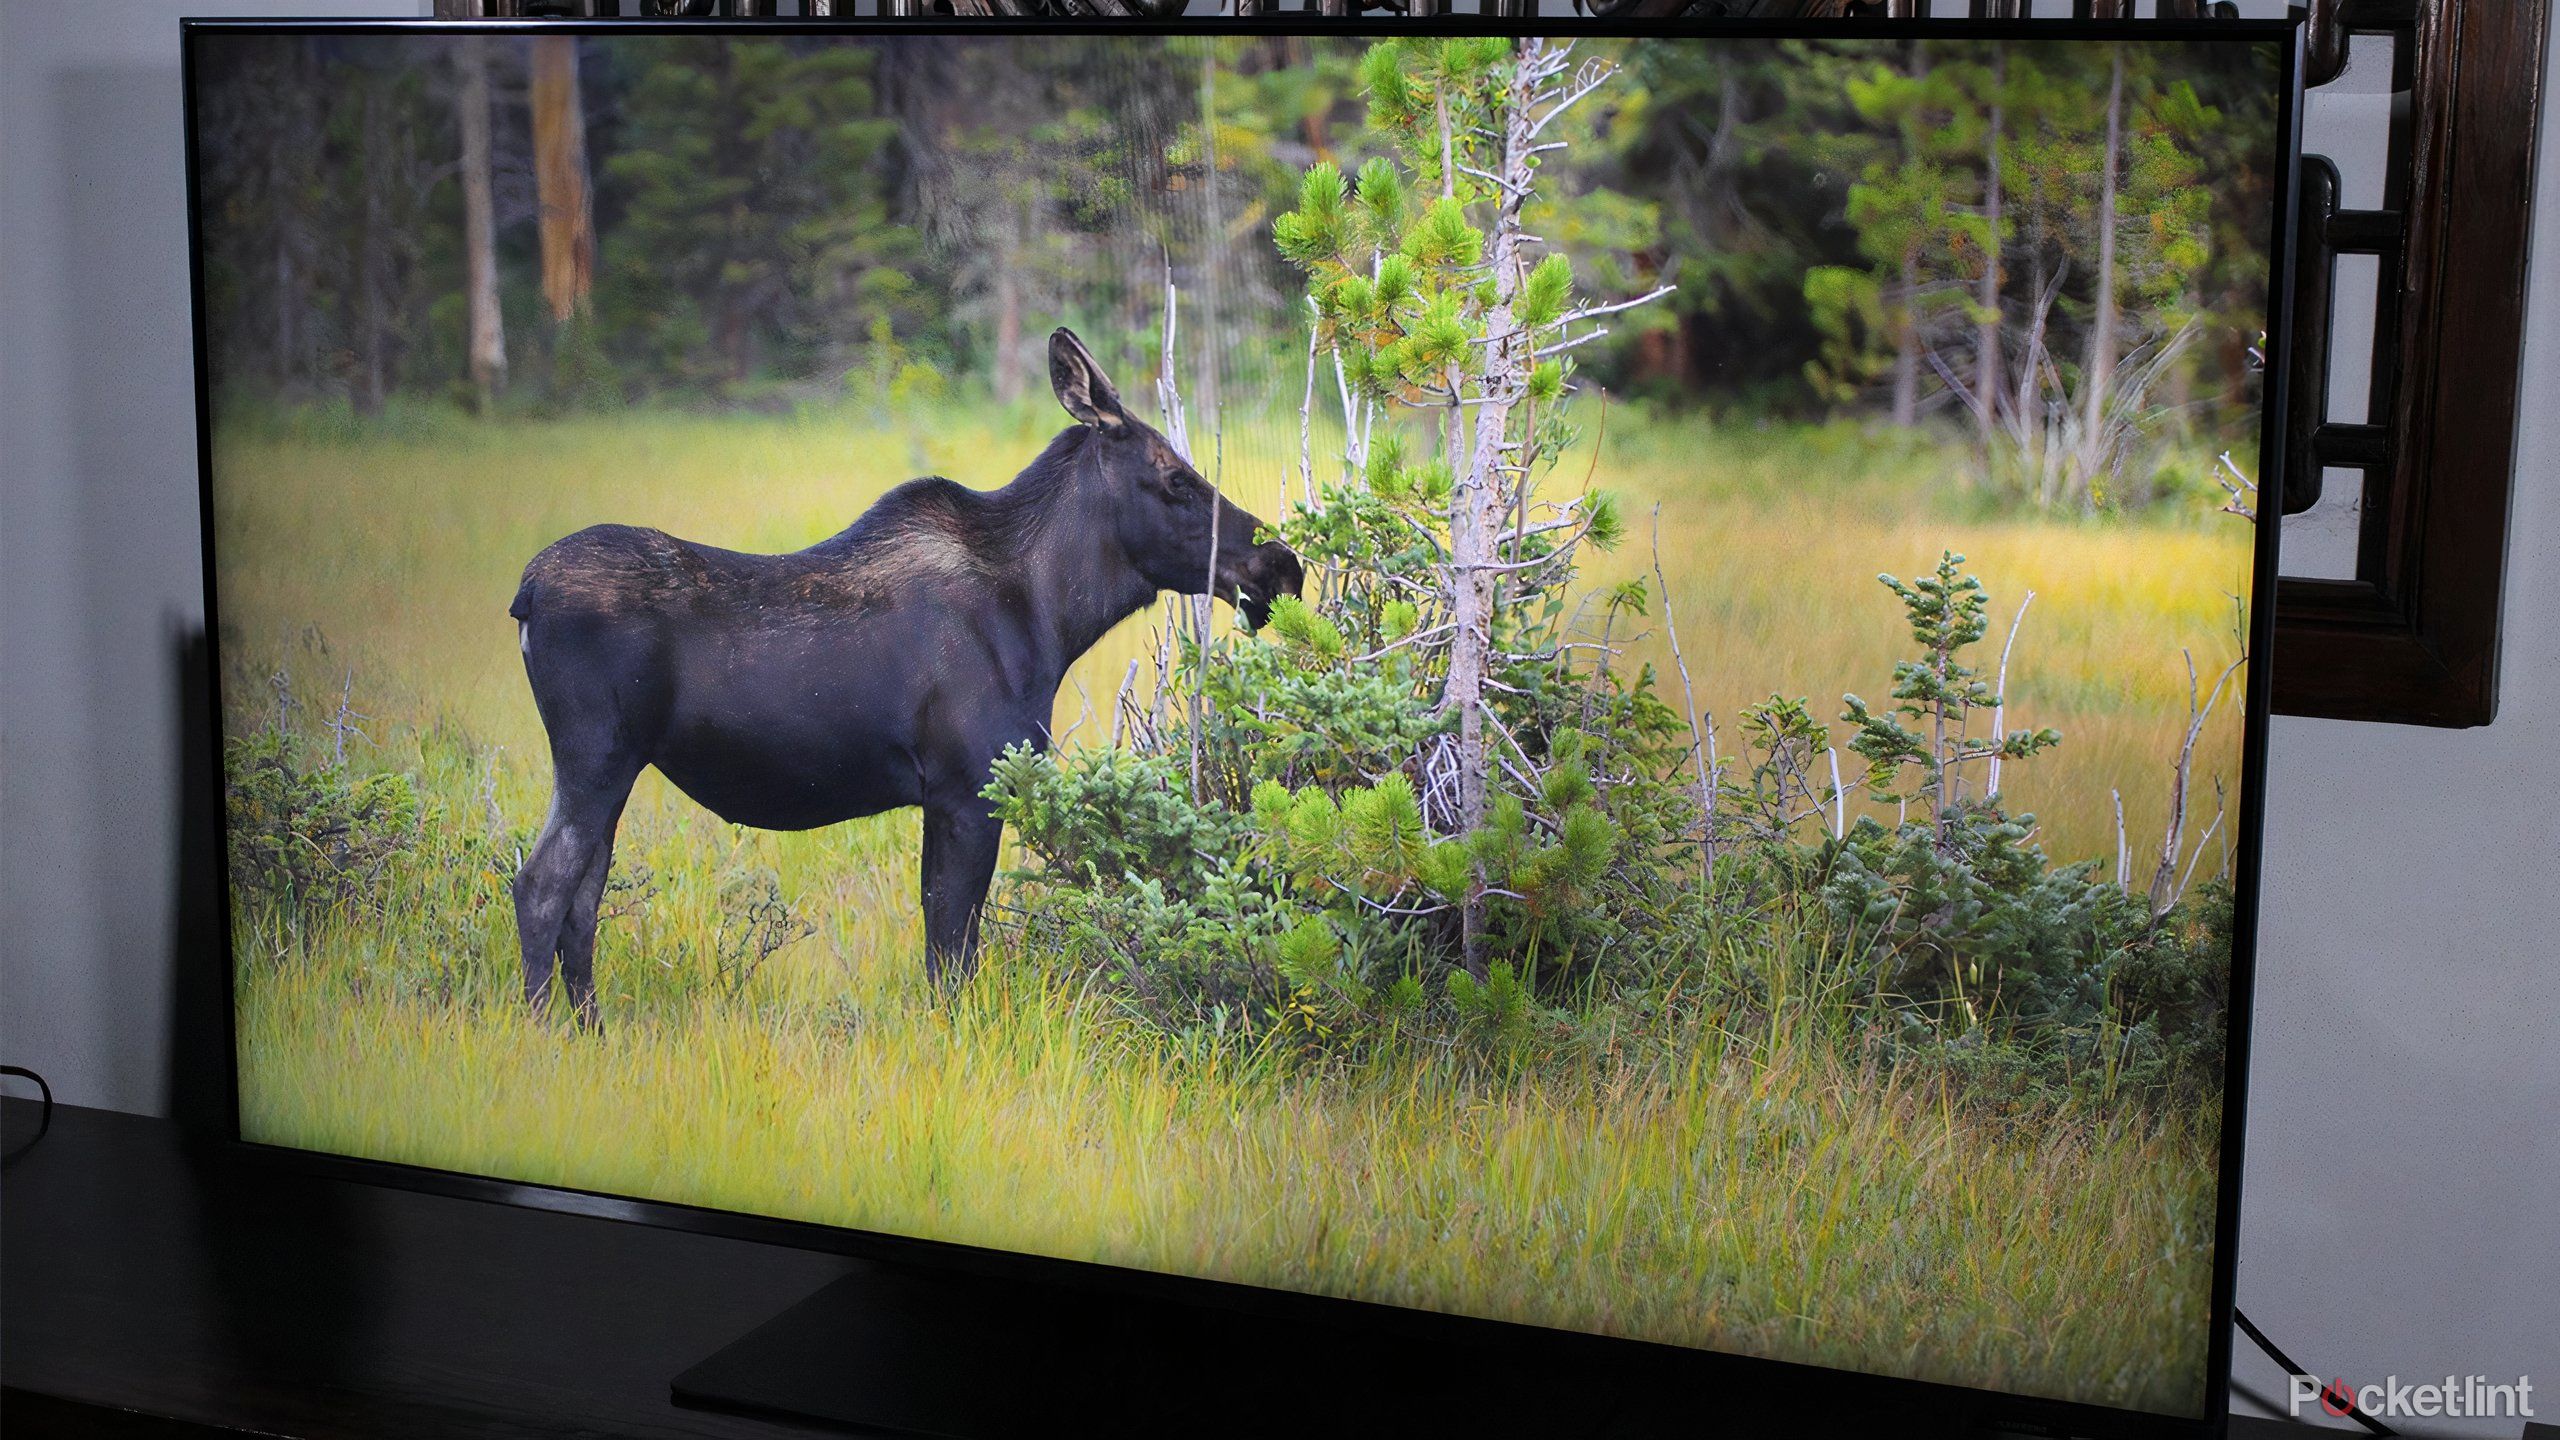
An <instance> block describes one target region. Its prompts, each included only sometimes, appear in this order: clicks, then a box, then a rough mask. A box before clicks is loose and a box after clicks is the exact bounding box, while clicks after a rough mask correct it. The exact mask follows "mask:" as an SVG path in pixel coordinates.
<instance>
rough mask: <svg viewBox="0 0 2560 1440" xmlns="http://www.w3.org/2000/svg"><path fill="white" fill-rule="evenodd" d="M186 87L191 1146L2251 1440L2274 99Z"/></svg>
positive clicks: (858, 60) (1964, 38) (1446, 66)
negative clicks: (197, 850) (196, 821)
mask: <svg viewBox="0 0 2560 1440" xmlns="http://www.w3.org/2000/svg"><path fill="white" fill-rule="evenodd" d="M2093 36H2095V37H2096V38H2092V37H2093ZM190 47H191V48H190V60H189V64H190V75H191V81H192V91H191V95H192V102H191V109H190V124H191V126H192V143H193V147H194V149H193V154H194V168H193V185H194V200H195V223H196V239H197V245H198V260H199V271H200V288H199V306H200V315H199V323H200V327H201V328H200V339H201V355H202V357H203V371H202V386H203V393H204V398H205V411H204V414H205V422H204V423H205V437H206V456H207V468H206V475H205V487H206V490H205V495H206V509H205V523H206V526H207V528H208V532H209V539H208V545H209V551H208V553H209V556H210V562H211V563H210V567H209V569H210V578H209V586H210V595H209V597H208V602H209V605H210V607H211V610H212V614H213V617H214V625H215V642H216V643H215V646H214V650H215V656H216V663H217V665H218V668H219V676H218V684H219V694H220V706H219V710H220V716H219V721H220V726H221V745H222V758H223V769H222V773H223V785H224V797H223V798H224V807H223V815H224V823H225V834H226V841H227V843H226V846H225V860H226V870H227V887H228V895H229V912H228V914H229V931H230V935H229V945H230V953H231V963H232V973H233V983H234V987H235V988H234V995H235V1014H234V1029H235V1038H236V1055H237V1085H238V1122H239V1133H240V1135H241V1136H242V1138H243V1139H245V1140H247V1141H250V1142H255V1143H257V1144H259V1145H264V1146H271V1147H283V1148H287V1149H292V1150H297V1151H314V1152H324V1153H326V1154H329V1155H334V1156H340V1157H354V1158H358V1159H362V1160H366V1161H380V1162H393V1163H395V1164H397V1165H399V1166H405V1167H416V1168H415V1169H413V1170H407V1171H398V1172H394V1171H390V1170H385V1171H384V1172H383V1173H384V1174H385V1175H393V1174H402V1175H409V1176H413V1177H414V1176H416V1175H417V1174H418V1172H419V1171H428V1172H438V1173H449V1174H457V1175H466V1176H477V1177H491V1178H495V1179H500V1180H504V1181H509V1182H519V1183H522V1184H529V1185H534V1186H542V1187H555V1188H557V1189H558V1190H561V1191H564V1192H580V1193H587V1194H600V1195H607V1196H614V1197H625V1198H628V1199H632V1200H638V1201H646V1202H666V1203H668V1204H673V1205H683V1206H690V1207H703V1208H706V1209H709V1210H715V1211H722V1212H734V1213H736V1214H740V1215H746V1216H757V1217H772V1218H778V1219H784V1220H791V1221H801V1222H810V1223H812V1224H814V1225H817V1226H824V1227H831V1228H833V1229H835V1230H838V1231H842V1232H846V1233H847V1235H848V1237H849V1238H853V1239H859V1237H860V1236H864V1235H870V1236H895V1237H906V1238H908V1239H915V1240H924V1241H932V1242H941V1243H944V1244H947V1245H953V1246H965V1247H974V1248H975V1249H977V1250H980V1251H989V1252H1003V1253H1006V1254H1010V1255H1019V1256H1027V1257H1039V1258H1041V1259H1044V1260H1053V1261H1054V1260H1063V1261H1073V1262H1086V1263H1087V1264H1091V1265H1099V1266H1108V1267H1118V1268H1121V1269H1126V1270H1137V1271H1148V1272H1160V1273H1163V1274H1168V1275H1175V1276H1183V1277H1193V1278H1196V1279H1202V1280H1210V1281H1218V1282H1227V1283H1229V1284H1233V1285H1240V1286H1250V1287H1264V1288H1269V1289H1277V1290H1283V1291H1291V1292H1302V1293H1305V1294H1312V1295H1318V1296H1332V1297H1345V1298H1349V1299H1356V1300H1364V1301H1372V1302H1384V1303H1387V1304H1390V1305H1395V1306H1401V1307H1409V1308H1412V1309H1417V1310H1425V1311H1440V1312H1448V1313H1451V1314H1456V1315H1464V1316H1472V1317H1479V1318H1482V1319H1491V1320H1499V1321H1507V1322H1516V1323H1519V1324H1523V1325H1530V1326H1542V1327H1550V1328H1555V1329H1562V1330H1570V1331H1583V1332H1592V1333H1596V1334H1599V1335H1605V1336H1612V1337H1621V1338H1625V1339H1632V1340H1641V1341H1649V1342H1656V1343H1659V1344H1664V1345H1671V1346H1679V1347H1689V1348H1692V1349H1698V1350H1707V1351H1714V1352H1720V1353H1724V1354H1728V1355H1740V1356H1752V1357H1762V1358H1766V1359H1774V1360H1782V1361H1789V1362H1798V1363H1801V1364H1805V1365H1811V1366H1819V1367H1828V1368H1831V1369H1835V1370H1840V1371H1851V1372H1860V1373H1862V1374H1866V1375H1878V1376H1886V1377H1894V1378H1898V1379H1908V1380H1918V1381H1928V1382H1936V1383H1939V1384H1944V1385H1951V1386H1959V1387H1966V1388H1968V1389H1972V1390H1979V1391H1992V1392H2000V1393H2002V1394H2007V1395H2016V1396H2027V1397H2039V1398H2043V1399H2048V1400H2055V1401H2064V1402H2074V1403H2077V1404H2082V1405H2086V1406H2092V1407H2106V1408H2108V1409H2111V1410H2115V1411H2121V1412H2139V1413H2142V1414H2148V1415H2154V1416H2163V1417H2189V1418H2191V1419H2193V1418H2201V1417H2208V1416H2211V1415H2213V1414H2216V1413H2218V1412H2219V1409H2220V1406H2221V1404H2222V1401H2221V1398H2220V1395H2219V1390H2220V1383H2221V1377H2220V1371H2221V1368H2222V1367H2223V1366H2224V1365H2225V1364H2226V1363H2227V1361H2226V1358H2225V1353H2224V1342H2223V1341H2222V1339H2221V1335H2220V1330H2219V1325H2220V1323H2221V1322H2222V1321H2223V1320H2224V1318H2225V1316H2224V1311H2225V1309H2226V1308H2227V1305H2228V1276H2229V1270H2230V1252H2229V1245H2230V1243H2231V1233H2232V1220H2233V1216H2234V1214H2235V1209H2234V1206H2235V1191H2234V1188H2233V1186H2234V1179H2233V1176H2232V1175H2231V1173H2230V1170H2229V1168H2228V1167H2229V1164H2230V1162H2231V1160H2232V1159H2233V1158H2234V1157H2235V1156H2236V1153H2237V1152H2236V1149H2235V1148H2234V1139H2233V1136H2234V1131H2233V1129H2232V1126H2233V1122H2234V1119H2235V1116H2234V1113H2233V1112H2234V1108H2235V1104H2234V1102H2235V1100H2236V1097H2235V1095H2234V1094H2233V1093H2232V1091H2231V1089H2230V1086H2231V1084H2232V1083H2233V1077H2234V1076H2235V1075H2236V1074H2237V1073H2238V1069H2237V1065H2236V1059H2235V1057H2236V1052H2237V1047H2238V1045H2239V1042H2240V1039H2241V1037H2242V1035H2243V1033H2244V1031H2243V1029H2242V1026H2243V1022H2244V1020H2245V1014H2244V1013H2243V1012H2244V1009H2245V997H2246V993H2247V992H2246V978H2247V955H2248V950H2249V944H2250V924H2251V916H2252V915H2253V913H2254V909H2253V900H2252V891H2251V887H2252V884H2253V868H2254V863H2255V856H2254V847H2255V842H2256V835H2257V815H2256V796H2257V774H2256V767H2257V744H2258V739H2257V734H2258V728H2259V726H2260V724H2261V716H2260V709H2261V706H2262V697H2263V695H2264V677H2265V666H2264V656H2263V650H2264V643H2265V638H2266V635H2267V625H2266V623H2265V619H2266V609H2265V607H2266V605H2267V603H2268V601H2269V599H2270V595H2271V592H2270V589H2269V586H2270V583H2271V582H2270V580H2269V578H2268V577H2269V576H2270V574H2271V570H2270V567H2269V563H2268V562H2269V559H2270V557H2271V556H2272V553H2273V545H2272V535H2271V533H2270V531H2271V528H2272V526H2273V523H2274V520H2275V515H2274V506H2273V503H2272V501H2270V500H2266V499H2262V496H2261V489H2260V486H2261V483H2262V482H2263V481H2264V480H2265V478H2266V476H2267V474H2268V472H2269V469H2270V467H2271V466H2272V465H2273V464H2274V463H2275V451H2274V447H2273V436H2272V434H2271V432H2270V428H2269V426H2268V424H2267V419H2266V417H2267V414H2268V405H2269V400H2268V389H2269V380H2268V374H2269V372H2268V370H2267V368H2266V364H2265V355H2266V349H2267V345H2268V332H2269V330H2270V328H2271V317H2270V308H2271V305H2272V303H2273V301H2272V298H2271V292H2272V291H2274V290H2275V289H2277V288H2278V287H2275V286H2273V285H2271V281H2272V280H2273V279H2274V278H2275V277H2276V276H2277V274H2278V272H2279V271H2280V268H2281V267H2280V263H2279V262H2280V257H2281V253H2282V252H2281V245H2280V241H2281V226H2280V223H2279V221H2280V217H2281V216H2282V215H2283V213H2284V212H2285V208H2286V205H2287V203H2288V200H2287V197H2288V194H2289V183H2290V182H2289V177H2290V174H2291V167H2290V165H2289V159H2288V156H2289V151H2288V145H2289V141H2290V129H2289V125H2290V85H2291V83H2292V74H2291V65H2290V58H2289V57H2290V53H2291V40H2290V36H2289V35H2288V34H2287V33H2286V32H2284V31H2283V30H2281V29H2279V28H2276V27H2269V26H2260V25H2246V24H2237V23H2231V24H2220V25H2212V24H2208V25H2202V26H2197V25H2184V26H2181V25H2167V24H2157V25H2135V26H2117V27H2111V28H2104V29H2101V30H2099V31H2094V32H2093V31H2089V30H2087V29H2086V28H2073V27H2068V26H2064V27H2043V28H2035V27H2019V26H2008V27H2004V28H1984V27H1967V26H1965V25H1962V24H1943V25H1931V26H1900V25H1886V24H1881V23H1869V24H1859V23H1846V24H1837V25H1831V26H1827V27H1824V26H1812V25H1808V26H1805V27H1803V28H1801V29H1799V30H1797V31H1796V32H1793V33H1791V34H1790V33H1780V32H1775V31H1769V30H1765V29H1762V30H1749V31H1734V32H1719V31H1716V30H1713V29H1708V28H1692V29H1688V30H1683V31H1679V32H1676V33H1674V32H1671V31H1661V32H1656V33H1649V34H1642V35H1637V34H1631V33H1627V32H1626V31H1624V30H1623V29H1621V30H1619V31H1617V32H1615V33H1610V32H1607V31H1606V30H1605V29H1604V28H1599V27H1590V26H1587V25H1586V26H1584V27H1583V28H1582V30H1581V32H1579V33H1577V31H1576V28H1575V25H1574V24H1573V23H1572V22H1566V21H1546V22H1509V23H1506V24H1503V25H1488V26H1486V27H1484V28H1482V29H1478V30H1469V31H1466V32H1464V33H1460V32H1458V31H1455V30H1452V31H1447V32H1442V31H1430V32H1427V33H1426V32H1425V31H1423V30H1421V29H1418V28H1417V29H1409V30H1406V31H1402V32H1399V31H1396V30H1390V29H1359V28H1354V27H1340V26H1337V27H1335V28H1332V29H1325V30H1319V29H1315V28H1311V27H1309V26H1293V25H1289V24H1281V25H1275V26H1273V27H1272V28H1269V29H1254V30H1239V29H1232V28H1231V29H1227V30H1223V31H1213V30H1211V29H1208V28H1188V29H1181V28H1176V29H1170V30H1168V29H1163V28H1158V29H1149V30H1143V31H1142V30H1136V29H1130V30H1121V31H1116V32H1115V31H1112V30H1110V29H1108V28H1107V27H1085V28H1081V29H1072V30H1064V31H1056V32H1051V33H1029V32H1025V31H1023V30H1020V29H1003V28H996V27H985V28H978V29H971V28H968V27H966V26H949V25H945V26H942V27H939V28H922V27H907V28H886V29H884V28H851V27H838V28H833V29H829V28H825V27H817V26H791V25H779V26H776V25H765V26H759V25H757V24H752V23H749V24H732V25H721V26H695V27H685V26H668V25H644V24H638V23H630V24H628V25H619V24H615V23H603V24H589V25H581V26H571V27H565V28H564V27H556V26H550V25H541V26H522V25H519V26H513V27H503V26H502V27H479V28H472V27H454V28H438V27H432V26H416V25H410V26H400V27H388V28H385V27H369V26H361V25H346V26H312V25H304V26H241V25H233V26H220V25H217V26H200V27H196V28H194V29H193V30H192V31H191V39H190ZM2272 328H2274V329H2276V330H2277V331H2278V332H2279V333H2281V330H2282V328H2283V327H2282V324H2281V321H2280V319H2279V320H2277V321H2275V322H2272ZM642 1213H650V1212H648V1211H647V1210H646V1209H645V1207H644V1209H643V1211H642Z"/></svg>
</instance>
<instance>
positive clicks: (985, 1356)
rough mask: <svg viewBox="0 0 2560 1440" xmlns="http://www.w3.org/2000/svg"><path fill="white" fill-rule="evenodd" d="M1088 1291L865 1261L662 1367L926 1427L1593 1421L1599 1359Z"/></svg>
mask: <svg viewBox="0 0 2560 1440" xmlns="http://www.w3.org/2000/svg"><path fill="white" fill-rule="evenodd" d="M1545 1368H1546V1369H1547V1370H1548V1372H1549V1373H1548V1374H1544V1375H1541V1374H1530V1375H1526V1376H1524V1374H1523V1371H1522V1362H1521V1361H1520V1360H1518V1359H1517V1358H1515V1357H1514V1356H1513V1355H1510V1354H1507V1353H1505V1352H1504V1351H1502V1350H1497V1349H1484V1348H1477V1347H1471V1346H1464V1345H1454V1344H1448V1343H1445V1342H1438V1341H1432V1340H1423V1339H1415V1338H1410V1337H1406V1336H1401V1335H1394V1334H1381V1333H1369V1332H1364V1331H1357V1330H1352V1329H1349V1328H1343V1327H1336V1326H1331V1325H1326V1324H1323V1323H1321V1322H1316V1321H1310V1320H1304V1319H1274V1318H1271V1317H1269V1316H1264V1315H1258V1314H1243V1313H1238V1312H1234V1311H1228V1310H1219V1309H1210V1308H1205V1307H1199V1306H1193V1305H1186V1304H1181V1303H1177V1302H1169V1301H1163V1300H1154V1299H1144V1298H1134V1297H1129V1296H1123V1295H1115V1294H1112V1293H1109V1292H1106V1291H1101V1290H1095V1289H1086V1288H1077V1289H1073V1290H1069V1289H1066V1288H1064V1287H1052V1286H1049V1285H1044V1284H1040V1283H1037V1282H1025V1281H1019V1280H1003V1281H998V1280H991V1279H985V1278H981V1277H977V1276H973V1275H967V1274H961V1273H955V1272H950V1271H939V1270H923V1269H909V1268H906V1267H903V1266H895V1265H872V1264H866V1265H863V1266H861V1267H860V1268H858V1269H856V1270H855V1271H854V1272H853V1273H851V1274H849V1275H846V1276H845V1277H844V1278H842V1279H840V1280H837V1281H835V1282H834V1283H832V1284H829V1285H827V1286H826V1287H825V1288H823V1289H821V1290H819V1291H818V1292H817V1293H816V1294H814V1295H812V1296H810V1297H809V1298H808V1299H806V1300H804V1301H802V1302H801V1303H799V1304H798V1305H795V1306H793V1307H791V1308H790V1309H788V1310H786V1311H784V1312H782V1313H781V1314H780V1315H778V1316H776V1317H774V1318H773V1319H772V1320H770V1321H767V1322H766V1323H765V1324H763V1325H761V1326H759V1327H757V1328H756V1329H755V1330H753V1331H751V1332H749V1333H748V1334H747V1335H745V1336H744V1337H742V1338H740V1339H739V1340H738V1341H737V1342H736V1343H734V1344H732V1345H730V1346H728V1347H727V1348H726V1349H723V1350H721V1351H720V1352H719V1353H718V1354H716V1355H713V1356H712V1357H711V1358H709V1359H707V1360H705V1361H703V1362H702V1363H701V1364H699V1365H696V1366H695V1367H693V1368H692V1369H690V1370H688V1371H686V1372H684V1374H682V1375H680V1376H678V1377H676V1380H675V1383H674V1386H673V1390H674V1396H675V1401H676V1403H677V1404H679V1405H685V1406H695V1407H702V1408H707V1409H715V1410H725V1411H729V1412H732V1413H739V1414H751V1415H762V1416H767V1417H777V1418H781V1417H787V1418H791V1419H795V1420H800V1421H803V1422H807V1421H812V1420H814V1421H818V1422H820V1423H823V1424H828V1425H832V1426H838V1427H843V1428H846V1429H851V1430H856V1431H862V1432H868V1433H874V1434H877V1433H882V1432H886V1433H890V1434H900V1435H927V1436H936V1437H945V1440H994V1437H1009V1436H1023V1435H1045V1434H1057V1433H1061V1432H1073V1431H1079V1430H1082V1429H1084V1428H1085V1427H1086V1426H1089V1425H1092V1424H1094V1423H1096V1422H1097V1421H1100V1422H1101V1423H1103V1424H1104V1425H1105V1427H1106V1428H1107V1429H1108V1430H1109V1431H1110V1433H1112V1434H1115V1435H1121V1436H1132V1437H1136V1436H1168V1437H1170V1436H1183V1437H1196V1436H1201V1435H1218V1436H1224V1437H1240V1440H1241V1437H1254V1436H1273V1437H1278V1436H1284V1435H1285V1436H1289V1437H1293V1440H1295V1437H1304V1436H1310V1435H1322V1436H1326V1437H1349V1436H1364V1435H1376V1436H1382V1437H1383V1436H1398V1437H1410V1436H1417V1435H1448V1434H1472V1435H1514V1434H1517V1435H1529V1434H1538V1435H1546V1436H1554V1437H1558V1440H1565V1437H1573V1436H1597V1435H1601V1434H1604V1433H1606V1430H1607V1422H1608V1421H1609V1420H1610V1419H1611V1418H1612V1416H1613V1414H1614V1412H1615V1408H1616V1397H1615V1394H1614V1393H1613V1391H1611V1390H1610V1389H1607V1388H1599V1387H1596V1386H1595V1385H1594V1384H1592V1383H1591V1382H1593V1381H1596V1380H1598V1379H1599V1378H1601V1376H1600V1372H1596V1371H1595V1372H1590V1373H1589V1374H1588V1375H1584V1374H1580V1373H1577V1367H1571V1366H1567V1367H1553V1366H1549V1367H1545Z"/></svg>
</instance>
